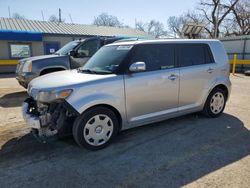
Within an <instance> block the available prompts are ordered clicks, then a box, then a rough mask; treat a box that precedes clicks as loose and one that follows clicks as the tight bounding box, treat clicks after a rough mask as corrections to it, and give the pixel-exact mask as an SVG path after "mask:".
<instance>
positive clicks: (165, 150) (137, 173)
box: [0, 75, 250, 188]
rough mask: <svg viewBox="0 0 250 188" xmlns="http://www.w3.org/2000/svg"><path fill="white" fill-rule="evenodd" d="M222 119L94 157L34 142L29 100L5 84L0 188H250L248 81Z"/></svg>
mask: <svg viewBox="0 0 250 188" xmlns="http://www.w3.org/2000/svg"><path fill="white" fill-rule="evenodd" d="M231 80H232V83H233V88H232V94H231V98H230V100H229V102H228V105H227V107H226V110H225V113H224V114H223V115H222V116H221V117H220V118H218V119H207V118H205V117H203V116H201V115H197V114H191V115H187V116H184V117H180V118H175V119H171V120H168V121H164V122H160V123H155V124H152V125H148V126H144V127H140V128H136V129H132V130H128V131H125V132H122V133H121V134H120V135H119V136H118V137H117V139H116V140H115V142H114V143H113V144H112V145H111V146H110V147H108V148H106V149H104V150H101V151H97V152H90V151H87V150H85V149H81V148H79V147H78V146H77V145H76V144H75V142H74V140H73V139H72V138H69V139H67V140H64V141H59V140H55V141H51V142H50V143H47V144H41V143H39V142H37V141H36V140H35V139H34V138H33V137H32V136H31V135H30V134H29V129H28V128H27V126H26V125H25V123H24V122H23V120H22V117H21V108H20V105H21V103H22V101H23V100H24V99H25V98H26V97H27V95H26V93H25V90H23V89H22V88H21V87H19V86H18V84H17V82H16V80H15V79H14V78H13V77H11V76H10V77H9V76H3V75H1V78H0V187H32V188H33V187H60V188H61V187H102V188H105V187H180V186H186V187H250V155H249V154H250V132H249V131H250V77H245V76H243V75H238V76H233V77H231Z"/></svg>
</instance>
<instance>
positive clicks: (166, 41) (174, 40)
mask: <svg viewBox="0 0 250 188" xmlns="http://www.w3.org/2000/svg"><path fill="white" fill-rule="evenodd" d="M214 42H220V41H219V40H217V39H154V40H137V41H128V42H125V41H124V42H119V41H117V42H116V43H112V44H109V45H107V46H120V45H137V44H166V43H169V44H171V43H207V44H209V43H214Z"/></svg>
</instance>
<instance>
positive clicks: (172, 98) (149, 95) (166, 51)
mask: <svg viewBox="0 0 250 188" xmlns="http://www.w3.org/2000/svg"><path fill="white" fill-rule="evenodd" d="M135 62H144V63H145V65H146V71H144V72H138V73H128V74H126V75H125V79H124V80H125V95H126V107H127V118H128V122H129V124H130V125H132V126H137V125H140V124H144V123H151V122H154V121H155V120H160V119H161V118H162V119H164V118H165V117H166V115H168V114H171V113H176V112H177V109H178V92H179V69H178V68H177V67H176V65H175V46H174V45H171V44H150V45H149V44H147V45H138V46H137V47H136V49H135V51H134V52H133V54H132V58H131V63H135Z"/></svg>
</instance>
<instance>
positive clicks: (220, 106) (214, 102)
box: [203, 88, 226, 118]
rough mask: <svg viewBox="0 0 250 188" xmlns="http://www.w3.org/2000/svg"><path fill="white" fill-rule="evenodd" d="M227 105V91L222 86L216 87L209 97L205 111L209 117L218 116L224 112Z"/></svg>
mask: <svg viewBox="0 0 250 188" xmlns="http://www.w3.org/2000/svg"><path fill="white" fill-rule="evenodd" d="M225 105H226V95H225V91H224V90H222V89H220V88H215V89H214V90H212V92H211V93H210V94H209V96H208V98H207V101H206V103H205V106H204V109H203V113H204V114H205V115H206V116H208V117H211V118H217V117H219V116H220V115H221V114H222V113H223V111H224V109H225Z"/></svg>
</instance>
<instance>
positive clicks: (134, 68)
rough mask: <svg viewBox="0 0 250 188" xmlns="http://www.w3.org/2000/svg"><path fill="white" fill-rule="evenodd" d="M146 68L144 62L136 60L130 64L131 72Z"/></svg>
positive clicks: (141, 70) (142, 70)
mask: <svg viewBox="0 0 250 188" xmlns="http://www.w3.org/2000/svg"><path fill="white" fill-rule="evenodd" d="M145 70H146V64H145V63H144V62H136V63H133V64H132V65H130V67H129V71H130V72H144V71H145Z"/></svg>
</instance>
